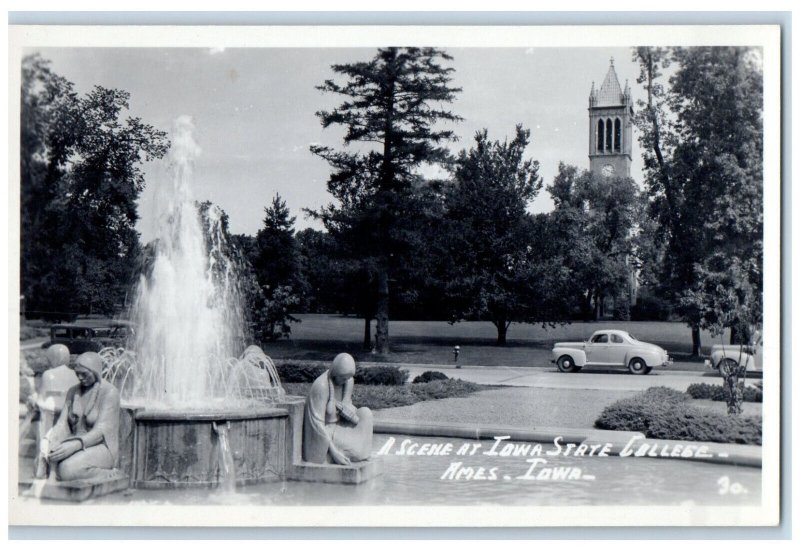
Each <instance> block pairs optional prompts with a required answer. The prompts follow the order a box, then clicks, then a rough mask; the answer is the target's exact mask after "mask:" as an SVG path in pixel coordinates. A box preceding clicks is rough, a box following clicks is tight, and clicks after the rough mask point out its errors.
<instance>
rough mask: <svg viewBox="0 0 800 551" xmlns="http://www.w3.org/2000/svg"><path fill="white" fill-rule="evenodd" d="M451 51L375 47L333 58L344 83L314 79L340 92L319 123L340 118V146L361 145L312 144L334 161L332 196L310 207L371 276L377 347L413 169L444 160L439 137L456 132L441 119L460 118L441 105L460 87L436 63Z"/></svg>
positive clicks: (399, 254) (399, 258) (384, 335)
mask: <svg viewBox="0 0 800 551" xmlns="http://www.w3.org/2000/svg"><path fill="white" fill-rule="evenodd" d="M450 59H451V58H450V56H448V55H447V54H446V53H444V52H443V51H441V50H438V49H435V48H381V49H379V50H378V53H377V54H376V55H375V56H374V57H373V58H372V59H371V60H369V61H366V62H357V63H350V64H346V65H334V66H333V71H334V72H335V73H337V74H339V75H342V76H344V77H345V79H346V82H344V83H343V84H339V83H337V82H335V81H334V80H326V81H325V83H324V84H323V85H322V86H319V87H318V88H319V89H320V90H322V91H323V92H330V93H334V94H338V95H341V96H344V97H345V100H344V102H343V103H342V104H340V105H339V106H338V107H337V108H335V109H334V110H332V111H320V112H318V113H317V115H318V116H319V118H320V121H321V122H322V126H323V128H327V127H329V126H331V125H342V126H343V127H344V129H345V136H344V145H345V146H348V145H351V144H353V142H356V143H362V144H363V145H362V147H359V148H357V151H356V152H350V151H334V150H333V149H331V148H329V147H323V146H312V147H311V151H312V152H313V153H314V154H316V155H319V156H320V157H322V158H323V159H325V160H326V161H327V162H328V163H329V164H330V165H331V167H332V168H333V173H332V174H331V176H330V179H329V180H328V186H327V188H328V192H329V193H330V194H331V195H333V197H334V198H335V199H336V200H337V202H338V204H331V205H329V206H328V207H326V208H323V209H321V210H319V211H317V212H314V213H313V214H314V215H315V216H317V217H318V218H319V219H320V220H322V222H323V223H324V224H325V226H326V228H327V229H328V231H329V233H330V234H331V235H332V236H333V237H334V238H335V239H337V240H342V241H341V244H342V246H343V248H345V249H348V252H349V253H350V258H352V259H354V260H356V261H358V262H360V263H361V265H362V266H363V268H364V271H365V272H366V273H367V274H369V279H371V280H372V281H374V282H375V288H376V290H377V299H376V303H375V308H374V313H375V318H376V320H377V329H376V335H375V350H376V352H378V353H381V354H385V353H387V352H388V351H389V292H390V281H391V278H392V273H393V271H394V270H395V269H396V268H397V266H399V265H402V262H403V260H404V258H403V255H404V253H405V252H407V250H408V247H407V234H408V232H410V231H413V230H414V226H413V224H412V223H410V219H409V213H413V212H416V210H417V207H419V206H420V205H419V201H417V194H416V191H417V188H418V186H419V184H420V178H419V176H418V174H417V169H418V168H419V167H420V165H422V164H424V163H441V162H445V161H447V160H448V158H449V154H448V151H447V149H446V148H445V147H444V144H445V143H447V142H449V141H452V140H454V139H455V135H454V134H453V132H452V131H450V130H444V129H441V125H440V123H442V122H452V121H457V120H460V118H459V117H457V116H456V115H454V114H452V113H451V112H449V111H447V110H445V109H444V108H443V107H442V105H443V104H446V103H449V102H451V101H452V100H453V99H454V97H455V94H456V93H457V92H458V91H459V89H457V88H452V87H451V86H450V85H449V82H450V79H451V76H450V75H451V73H452V71H453V69H452V68H447V67H444V66H443V65H442V61H443V60H445V61H446V60H450ZM365 323H369V320H366V319H365Z"/></svg>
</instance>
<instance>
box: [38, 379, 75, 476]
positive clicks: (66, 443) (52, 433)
mask: <svg viewBox="0 0 800 551" xmlns="http://www.w3.org/2000/svg"><path fill="white" fill-rule="evenodd" d="M74 396H75V388H72V389H70V391H69V392H68V393H67V399H66V401H65V402H64V407H63V408H62V410H61V415H59V417H58V422H57V423H56V424H55V425H53V428H51V429H50V430H49V431H48V433H47V435H46V436H45V437H44V439H45V440H47V446H46V447H47V448H49V452H50V453H49V455H48V459H49V460H51V461H55V462H59V461H63V460H64V459H66V458H67V457H69V456H71V455H73V454H74V453H76V452H78V451H80V450H81V447H82V444H81V442H80V441H79V440H77V439H74V438H73V437H72V431H71V429H70V428H69V422H68V418H69V412H70V410H71V409H72V400H73V397H74Z"/></svg>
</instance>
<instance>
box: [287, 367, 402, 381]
mask: <svg viewBox="0 0 800 551" xmlns="http://www.w3.org/2000/svg"><path fill="white" fill-rule="evenodd" d="M277 369H278V375H279V376H280V378H281V382H283V383H313V382H314V380H315V379H316V378H317V377H319V376H320V375H322V374H323V373H325V371H327V369H328V366H327V365H320V364H307V363H303V362H287V363H284V364H281V365H279V366H277ZM406 379H408V371H406V370H404V369H400V368H398V367H396V366H378V367H365V368H358V369H356V376H355V377H354V378H353V380H354V382H355V383H356V385H389V386H398V385H404V384H405V382H406Z"/></svg>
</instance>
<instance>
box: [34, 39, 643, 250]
mask: <svg viewBox="0 0 800 551" xmlns="http://www.w3.org/2000/svg"><path fill="white" fill-rule="evenodd" d="M37 51H38V52H40V53H41V54H42V56H43V57H44V58H46V59H49V60H51V61H52V68H53V70H54V71H55V72H57V73H59V74H61V75H62V76H64V77H66V78H67V79H69V80H70V81H72V82H73V83H75V85H76V88H77V90H78V91H79V92H87V91H89V90H90V89H91V88H92V86H94V85H101V86H103V87H106V88H120V89H123V90H126V91H128V92H130V94H131V98H130V115H133V116H137V117H140V118H141V119H142V120H143V121H144V122H146V123H148V124H152V125H153V126H155V127H157V128H159V129H162V130H170V129H171V128H172V127H173V123H174V121H175V120H176V119H177V118H178V117H180V116H184V115H189V116H191V117H192V120H193V122H194V125H195V134H194V136H195V140H196V141H197V143H198V144H199V146H200V148H201V149H202V152H201V154H200V156H199V157H198V158H197V160H196V163H195V167H194V182H193V186H194V194H195V197H196V198H197V199H198V200H210V201H212V202H214V203H216V204H218V205H219V206H220V207H222V208H223V209H224V210H225V211H226V212H227V213H228V215H229V218H230V229H231V231H232V232H233V233H245V234H250V235H254V234H255V233H256V232H257V231H258V229H259V228H260V227H261V225H262V221H263V218H264V208H265V207H266V206H267V205H268V204H269V203H270V202H271V200H272V197H273V196H274V195H275V194H276V193H279V194H280V195H281V197H282V198H283V199H284V200H285V201H286V203H287V205H288V207H289V208H290V210H291V212H292V215H293V216H296V218H297V219H296V222H295V227H296V229H298V230H300V229H303V228H306V227H316V228H320V225H319V224H318V222H316V221H315V220H313V219H311V218H309V217H308V216H307V215H306V214H305V213H304V212H303V210H302V209H303V208H311V209H314V208H318V207H320V206H322V205H325V204H327V203H329V202H330V201H331V200H332V197H331V196H330V195H329V194H328V193H327V191H326V189H325V183H326V181H327V178H328V175H329V174H330V169H329V166H328V165H327V163H326V162H325V161H323V160H322V159H320V158H318V157H316V156H314V155H312V154H311V152H310V151H309V145H310V144H315V143H319V144H323V145H330V146H333V147H340V146H341V137H342V135H343V132H342V130H341V129H339V128H335V127H330V128H328V129H324V130H323V128H322V126H321V125H320V122H319V119H318V117H317V116H316V115H315V113H316V112H317V111H319V110H323V109H332V108H334V107H335V106H336V105H338V104H339V103H341V101H342V98H341V97H337V96H335V95H332V94H328V93H324V92H321V91H319V90H317V89H316V88H315V87H316V86H318V85H320V84H322V83H323V81H324V80H325V79H328V78H336V74H335V73H334V72H333V71H332V69H331V65H333V64H340V63H349V62H354V61H365V60H368V59H370V58H371V57H373V56H374V54H375V50H374V49H367V48H359V49H354V48H350V49H344V48H235V49H232V48H227V49H224V48H211V49H209V48H58V49H54V48H49V49H39V50H37ZM447 52H448V53H449V54H450V55H451V56H453V60H452V61H451V62H449V66H451V67H453V68H454V69H455V72H454V73H453V80H452V85H453V86H455V87H460V88H462V91H461V92H460V93H459V94H458V95H457V96H456V99H455V101H454V102H453V103H452V104H450V105H449V109H450V110H451V111H452V112H453V113H455V114H457V115H459V116H461V117H463V118H464V120H463V121H462V122H460V123H455V124H451V125H448V127H449V128H452V129H453V130H454V131H455V132H456V134H457V135H458V136H459V141H458V142H456V143H453V144H451V146H450V147H451V148H452V149H453V151H454V152H457V151H459V150H461V149H464V148H469V147H470V146H471V145H472V144H473V143H474V135H475V133H476V132H477V131H479V130H481V129H483V128H486V129H487V130H488V133H489V137H490V138H491V139H499V140H503V139H505V138H507V137H508V138H510V137H512V136H513V133H514V127H515V125H516V124H518V123H521V124H522V125H523V126H524V127H525V128H528V129H530V130H531V143H530V145H529V146H528V149H527V151H526V153H527V156H528V157H529V158H532V159H535V160H538V161H539V164H540V170H539V174H540V175H541V176H542V177H543V178H544V185H545V186H547V185H548V184H549V183H551V182H552V180H553V177H554V176H555V175H556V173H557V171H558V164H559V162H565V163H568V164H573V165H577V166H579V167H583V168H588V165H589V159H588V142H589V138H588V127H589V118H588V111H587V109H588V96H589V90H590V89H591V86H592V82H594V83H595V85H596V86H598V87H599V85H600V83H601V82H602V81H603V78H604V77H605V74H606V72H607V70H608V66H609V60H610V58H612V57H613V58H614V65H615V68H616V72H617V75H618V76H619V79H620V84H621V85H622V86H623V87H624V86H625V80H626V79H627V80H629V81H630V85H631V90H632V93H633V97H634V100H636V99H640V98H641V97H642V96H643V91H642V89H641V87H640V86H639V85H637V84H636V82H635V79H636V76H637V75H638V68H637V66H636V63H634V62H633V61H632V60H631V50H630V49H629V48H527V49H526V48H448V49H447ZM634 136H635V130H634ZM641 167H642V163H641V155H640V153H639V151H638V143H636V141H635V140H634V146H633V164H632V169H631V175H632V176H633V178H634V179H635V180H637V181H641ZM144 170H145V174H146V188H145V191H144V192H143V193H142V195H141V197H140V205H139V214H140V220H139V223H138V225H137V227H138V229H139V231H140V232H141V233H142V238H143V240H144V241H145V242H146V241H149V240H150V239H151V238H152V237H153V236H154V235H156V233H157V232H156V230H155V223H156V222H155V221H156V220H157V211H158V206H157V204H156V202H155V197H156V195H157V194H156V193H155V190H156V189H157V188H158V186H159V185H164V183H165V182H168V179H169V178H170V177H171V176H170V171H169V168H168V164H167V162H166V161H163V160H161V161H154V162H152V163H147V164H146V165H145V166H144ZM552 208H553V203H552V200H551V199H550V196H549V194H548V193H547V191H546V190H545V189H542V191H541V192H540V193H539V196H538V197H537V198H536V199H535V200H534V201H533V203H532V204H531V205H530V206H529V210H531V211H532V212H545V211H548V210H551V209H552Z"/></svg>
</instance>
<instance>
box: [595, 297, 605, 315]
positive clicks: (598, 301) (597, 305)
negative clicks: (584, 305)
mask: <svg viewBox="0 0 800 551" xmlns="http://www.w3.org/2000/svg"><path fill="white" fill-rule="evenodd" d="M602 303H603V297H602V296H601V295H600V293H595V295H594V321H599V320H600V316H601V315H602V312H601V308H602Z"/></svg>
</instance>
